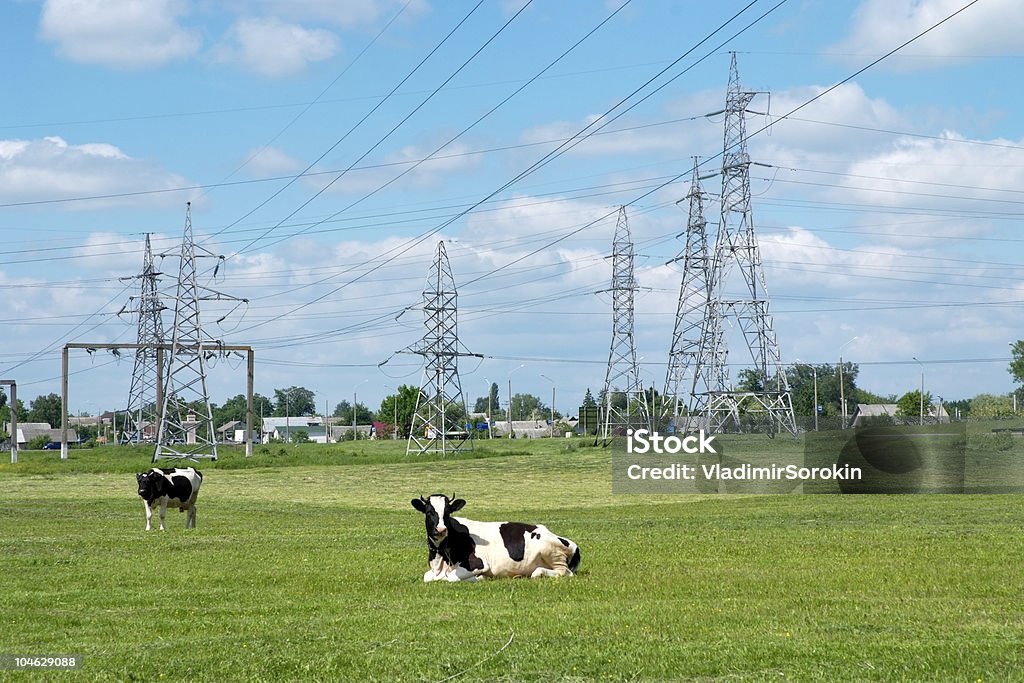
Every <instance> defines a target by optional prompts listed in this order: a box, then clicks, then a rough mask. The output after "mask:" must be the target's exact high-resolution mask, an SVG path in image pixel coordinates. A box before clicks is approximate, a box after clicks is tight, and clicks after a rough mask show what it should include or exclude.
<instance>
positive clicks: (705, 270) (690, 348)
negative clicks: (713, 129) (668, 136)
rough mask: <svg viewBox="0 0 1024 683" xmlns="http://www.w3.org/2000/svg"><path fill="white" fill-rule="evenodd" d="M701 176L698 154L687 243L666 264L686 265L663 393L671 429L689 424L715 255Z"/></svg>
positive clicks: (666, 425) (664, 420) (664, 424)
mask: <svg viewBox="0 0 1024 683" xmlns="http://www.w3.org/2000/svg"><path fill="white" fill-rule="evenodd" d="M700 180H701V179H700V175H699V159H698V158H697V157H694V158H693V175H692V177H691V179H690V192H689V193H688V194H687V195H686V197H684V199H686V200H687V201H688V205H689V207H688V208H689V213H688V220H687V223H686V231H685V232H683V233H680V234H678V235H676V238H677V239H683V241H684V242H683V244H684V246H683V249H682V251H680V252H679V254H678V255H677V256H676V257H675V258H674V259H672V260H671V261H669V262H668V263H666V264H665V265H668V264H670V263H681V264H682V268H683V277H682V281H681V282H680V285H679V302H678V304H677V305H676V320H675V324H674V325H673V327H672V341H671V343H670V344H669V351H668V369H667V370H666V372H665V390H664V392H663V393H662V401H664V403H663V406H662V415H661V418H662V419H661V423H662V429H669V430H670V431H679V430H684V429H685V427H687V424H684V423H683V421H681V419H680V418H681V417H682V416H683V412H684V409H686V408H688V407H689V405H690V401H691V397H692V396H693V391H694V382H695V380H696V370H697V357H698V351H699V349H700V345H701V334H702V328H703V323H704V307H705V306H706V305H707V302H708V286H709V281H708V278H709V274H710V262H711V259H710V256H709V255H708V235H707V218H706V217H705V215H704V197H705V195H704V190H703V189H702V188H701V185H700ZM680 201H681V200H680Z"/></svg>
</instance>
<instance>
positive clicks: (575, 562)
mask: <svg viewBox="0 0 1024 683" xmlns="http://www.w3.org/2000/svg"><path fill="white" fill-rule="evenodd" d="M573 545H576V544H575V543H573ZM579 568H580V547H579V546H578V545H577V546H576V548H575V549H573V553H572V557H571V558H569V571H571V572H572V573H573V574H575V573H576V571H577V570H578V569H579Z"/></svg>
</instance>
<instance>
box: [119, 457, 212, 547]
mask: <svg viewBox="0 0 1024 683" xmlns="http://www.w3.org/2000/svg"><path fill="white" fill-rule="evenodd" d="M135 478H136V479H137V480H138V483H139V497H140V498H142V502H143V503H145V505H146V531H149V530H150V520H151V519H152V517H153V506H154V505H156V504H157V503H159V504H160V531H165V529H164V517H165V516H166V515H167V504H168V503H170V504H172V505H177V506H178V511H179V512H182V511H184V512H185V513H186V514H185V528H186V529H188V528H192V529H195V528H196V496H198V495H199V485H200V484H202V483H203V473H202V472H200V471H199V470H197V469H195V468H193V467H154V468H153V469H151V470H150V471H149V472H140V473H139V474H136V475H135Z"/></svg>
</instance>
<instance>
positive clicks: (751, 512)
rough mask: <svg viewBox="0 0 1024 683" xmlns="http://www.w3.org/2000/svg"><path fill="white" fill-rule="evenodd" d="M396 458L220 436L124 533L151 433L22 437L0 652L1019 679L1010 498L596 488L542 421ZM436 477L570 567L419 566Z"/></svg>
mask: <svg viewBox="0 0 1024 683" xmlns="http://www.w3.org/2000/svg"><path fill="white" fill-rule="evenodd" d="M737 447H738V448H740V449H741V450H742V449H743V448H746V449H748V450H750V451H751V452H753V451H757V450H760V449H768V448H782V449H786V448H797V447H798V445H793V444H792V442H790V443H788V444H787V443H786V442H785V441H781V440H777V441H776V442H769V441H768V440H767V439H764V438H762V437H750V438H749V439H748V440H746V441H744V442H743V443H742V444H736V445H734V451H733V452H736V448H737ZM1013 447H1014V448H1015V449H1016V448H1019V446H1017V445H1016V444H1013ZM403 452H404V450H403V447H402V445H401V444H391V443H387V442H383V443H380V442H378V443H359V444H347V445H346V444H342V445H337V446H331V447H317V446H305V447H295V448H288V449H286V448H284V447H281V446H264V447H257V452H256V455H255V456H254V457H253V458H251V459H248V460H246V459H245V458H243V457H242V456H241V454H240V453H238V452H237V451H230V450H225V451H223V456H222V458H221V460H220V461H218V462H217V463H204V464H202V465H200V469H202V470H203V471H204V473H205V475H206V477H205V481H204V484H203V488H202V493H201V494H200V498H199V507H198V528H197V529H196V530H195V531H189V532H186V531H185V530H184V528H183V527H184V515H183V514H181V513H178V512H177V510H169V511H168V530H167V531H166V532H165V533H161V532H159V531H152V532H149V533H146V532H144V531H143V528H144V526H145V522H144V514H143V505H142V503H141V501H140V500H139V499H138V498H137V496H136V494H135V481H134V477H133V476H132V472H135V471H141V470H144V469H147V468H148V467H149V459H148V455H147V452H146V451H137V452H133V451H131V450H118V449H102V450H101V449H97V450H94V451H72V453H71V459H70V460H69V461H66V462H61V461H59V459H58V458H59V456H58V455H55V454H54V453H53V452H45V453H42V452H40V453H22V456H21V462H20V463H19V464H18V465H16V466H11V465H7V464H4V465H0V589H2V591H0V595H2V605H0V653H8V654H62V653H75V654H79V655H83V656H84V658H85V662H84V666H83V668H82V669H81V670H79V671H74V672H59V673H50V674H48V676H49V677H52V678H54V679H63V678H68V679H75V680H111V681H126V680H146V681H157V680H198V681H229V680H267V681H271V680H273V681H278V680H322V681H447V680H455V681H600V680H612V681H621V680H637V681H675V680H698V681H780V680H796V681H806V680H819V681H971V682H975V681H979V680H980V681H1006V680H1024V599H1022V595H1024V570H1022V565H1024V541H1022V538H1021V533H1022V530H1024V505H1022V503H1024V496H1021V495H920V496H834V495H816V496H815V495H775V496H770V495H765V496H741V495H709V496H658V495H647V496H622V495H619V496H616V495H613V494H612V492H611V485H610V467H611V466H610V456H609V454H608V452H607V451H605V450H600V449H594V448H587V447H578V448H573V449H571V450H567V449H566V445H565V442H563V441H562V440H554V441H553V442H551V443H547V442H541V441H532V442H523V441H519V442H511V443H510V442H502V443H500V444H490V445H486V446H478V448H477V451H476V452H475V453H474V454H473V455H472V457H460V458H457V459H452V458H449V459H448V460H445V461H438V460H422V459H411V460H408V459H406V458H405V456H404V455H403ZM435 491H442V492H445V493H447V494H449V495H451V494H452V493H453V492H454V493H456V494H458V495H459V496H460V497H464V498H466V499H467V500H468V505H467V507H466V509H465V511H464V513H463V514H465V515H466V516H468V517H474V518H477V519H515V520H521V521H533V522H542V523H544V524H546V525H548V526H549V527H550V528H551V529H552V530H554V531H555V532H556V533H559V534H562V535H565V536H568V537H570V538H572V539H573V540H575V541H576V542H578V543H579V545H580V547H581V551H582V558H583V563H582V567H581V571H580V573H579V575H577V576H576V577H572V578H567V579H550V580H536V581H529V580H498V581H484V582H480V583H476V584H447V583H446V584H441V583H432V584H424V583H422V575H423V572H424V571H425V569H426V549H425V544H424V530H423V519H422V516H421V515H420V514H419V513H417V512H416V511H414V510H413V509H412V508H411V506H410V505H409V499H410V498H412V497H414V496H417V495H419V494H427V493H432V492H435ZM30 677H31V678H32V679H33V680H34V679H36V678H38V677H40V676H39V674H26V673H23V672H14V671H0V679H4V678H6V679H9V680H29V678H30Z"/></svg>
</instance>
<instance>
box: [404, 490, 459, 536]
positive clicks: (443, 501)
mask: <svg viewBox="0 0 1024 683" xmlns="http://www.w3.org/2000/svg"><path fill="white" fill-rule="evenodd" d="M411 502H412V506H413V507H414V508H416V509H417V510H419V511H420V512H422V513H423V514H424V515H425V517H426V524H427V540H428V541H430V544H431V545H433V546H435V547H436V546H438V545H440V544H441V543H442V542H443V541H444V539H445V538H446V537H447V535H448V524H449V522H450V520H451V515H452V514H453V513H455V512H458V511H459V510H461V509H462V506H464V505H465V504H466V501H464V500H463V499H461V498H454V499H452V498H449V497H448V496H446V495H444V494H441V493H435V494H433V495H432V496H428V497H426V498H424V497H423V496H420V497H419V498H413V499H412V501H411Z"/></svg>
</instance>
